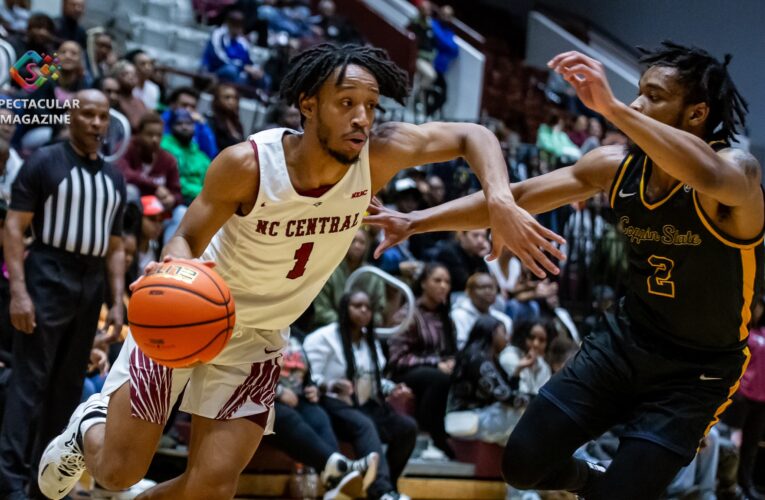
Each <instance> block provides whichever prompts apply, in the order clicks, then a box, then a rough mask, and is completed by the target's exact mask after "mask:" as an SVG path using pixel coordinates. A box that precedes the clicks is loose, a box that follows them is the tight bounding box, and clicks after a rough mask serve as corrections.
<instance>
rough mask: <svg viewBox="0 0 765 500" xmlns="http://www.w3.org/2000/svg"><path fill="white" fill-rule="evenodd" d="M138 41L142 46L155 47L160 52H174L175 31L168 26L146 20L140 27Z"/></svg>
mask: <svg viewBox="0 0 765 500" xmlns="http://www.w3.org/2000/svg"><path fill="white" fill-rule="evenodd" d="M138 40H139V41H140V43H141V45H148V46H150V47H154V48H155V49H157V50H159V51H168V52H172V51H173V44H174V43H175V29H173V28H172V27H170V26H168V25H167V24H162V23H157V22H151V21H149V20H145V21H144V22H143V25H142V26H141V27H140V31H139V35H138Z"/></svg>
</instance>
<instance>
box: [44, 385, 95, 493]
mask: <svg viewBox="0 0 765 500" xmlns="http://www.w3.org/2000/svg"><path fill="white" fill-rule="evenodd" d="M94 412H98V413H103V415H104V418H105V417H106V404H105V403H104V401H103V400H101V395H100V394H98V393H96V394H93V395H92V396H90V398H88V400H87V401H85V402H84V403H80V405H79V406H78V407H77V408H76V409H75V410H74V413H73V414H72V417H71V418H70V419H69V423H68V424H67V426H66V429H64V432H62V433H61V434H59V435H58V436H57V437H56V438H54V439H53V441H51V442H50V443H49V444H48V446H47V447H46V448H45V451H44V452H43V455H42V458H41V459H40V466H39V472H38V474H37V485H38V486H39V487H40V491H42V492H43V494H45V496H47V497H48V498H51V499H53V500H58V499H60V498H64V497H65V496H66V495H67V494H68V493H69V492H70V491H72V488H74V485H75V484H77V481H79V479H80V476H82V473H83V472H84V471H85V457H84V456H83V455H82V448H81V446H82V443H81V442H82V436H81V435H80V434H81V433H80V424H81V423H82V417H84V416H85V415H90V414H92V413H94Z"/></svg>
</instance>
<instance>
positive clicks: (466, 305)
mask: <svg viewBox="0 0 765 500" xmlns="http://www.w3.org/2000/svg"><path fill="white" fill-rule="evenodd" d="M466 291H467V296H464V297H461V298H460V299H459V300H458V301H457V303H456V304H454V306H453V307H452V311H451V317H452V321H454V326H455V329H456V332H457V348H458V349H462V348H463V346H464V345H465V342H466V341H467V339H468V335H470V330H471V329H472V328H473V324H474V323H475V322H476V320H477V319H478V317H479V316H481V315H483V314H489V315H491V316H493V317H495V318H497V319H498V320H499V321H501V322H502V324H503V325H505V330H507V331H508V332H512V331H513V321H512V320H511V319H510V317H509V316H508V315H507V314H505V313H503V312H500V311H497V310H495V309H493V308H492V307H491V306H492V305H493V304H494V302H495V301H496V300H497V282H496V281H494V278H492V277H491V275H490V274H487V273H480V272H479V273H475V274H473V275H471V276H470V278H468V280H467V289H466Z"/></svg>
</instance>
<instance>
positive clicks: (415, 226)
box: [364, 146, 624, 257]
mask: <svg viewBox="0 0 765 500" xmlns="http://www.w3.org/2000/svg"><path fill="white" fill-rule="evenodd" d="M623 157H624V149H623V148H622V147H621V146H604V147H601V148H597V149H594V150H592V151H590V152H589V153H587V154H586V155H584V156H583V157H582V158H581V159H580V160H579V161H578V162H577V163H576V164H575V165H572V166H570V167H564V168H560V169H558V170H555V171H553V172H550V173H548V174H545V175H541V176H538V177H532V178H531V179H528V180H526V181H523V182H519V183H515V184H511V189H512V191H513V194H514V196H515V200H516V202H517V203H518V205H520V206H521V207H522V208H523V209H524V210H527V211H528V212H529V213H532V214H538V213H543V212H548V211H550V210H553V209H555V208H558V207H560V206H563V205H566V204H568V203H572V202H575V201H581V200H585V199H587V198H590V197H591V196H593V195H595V194H597V193H598V192H601V191H606V192H607V191H608V189H609V188H610V186H611V183H612V181H613V178H614V174H615V172H616V170H617V168H618V167H619V164H620V162H621V160H622V159H623ZM369 214H370V215H368V216H367V217H366V218H365V219H364V222H365V223H367V224H372V225H375V226H379V227H382V228H383V229H384V230H385V240H384V241H383V242H382V243H380V245H379V246H378V247H377V249H375V256H376V257H379V256H380V255H381V254H382V252H383V251H384V250H385V249H387V248H389V247H391V246H394V245H397V244H398V243H400V242H402V241H403V240H405V239H406V238H408V237H409V236H411V235H413V234H417V233H426V232H431V231H458V230H462V231H466V230H470V229H481V228H486V227H489V209H488V207H487V204H486V197H485V195H484V193H483V191H479V192H477V193H473V194H471V195H468V196H464V197H462V198H458V199H456V200H452V201H450V202H448V203H444V204H442V205H438V206H435V207H431V208H428V209H426V210H418V211H414V212H411V213H408V214H403V213H400V212H397V211H395V210H390V209H388V208H385V207H384V206H382V205H381V204H380V203H379V202H378V201H377V200H373V201H372V204H371V205H370V207H369Z"/></svg>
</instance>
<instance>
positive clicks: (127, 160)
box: [117, 112, 183, 213]
mask: <svg viewBox="0 0 765 500" xmlns="http://www.w3.org/2000/svg"><path fill="white" fill-rule="evenodd" d="M162 129H163V124H162V118H160V117H159V115H158V114H156V113H154V112H148V113H146V114H145V115H143V117H141V121H140V122H139V124H138V130H137V131H136V132H137V134H136V135H135V136H133V138H132V139H131V141H130V145H129V146H128V149H127V151H125V154H124V155H123V156H122V158H120V159H119V161H118V162H117V167H119V169H120V171H121V172H122V175H124V176H125V182H127V183H128V184H130V185H133V186H135V187H137V188H138V190H139V192H140V194H141V196H147V195H154V196H156V197H157V199H158V200H159V201H160V202H161V203H162V206H163V207H164V210H165V211H167V212H168V213H170V212H172V211H173V209H174V208H175V207H176V206H177V205H180V204H183V197H182V196H181V186H180V180H179V177H178V163H177V161H176V160H175V157H174V156H173V155H171V154H170V153H168V152H167V151H165V150H163V149H162V148H161V147H160V146H159V145H160V142H161V141H162Z"/></svg>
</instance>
